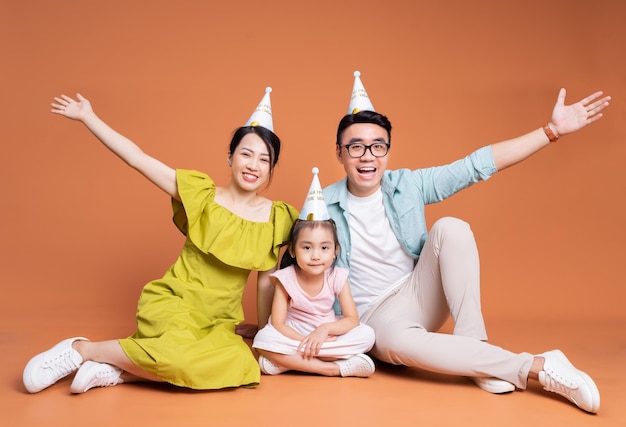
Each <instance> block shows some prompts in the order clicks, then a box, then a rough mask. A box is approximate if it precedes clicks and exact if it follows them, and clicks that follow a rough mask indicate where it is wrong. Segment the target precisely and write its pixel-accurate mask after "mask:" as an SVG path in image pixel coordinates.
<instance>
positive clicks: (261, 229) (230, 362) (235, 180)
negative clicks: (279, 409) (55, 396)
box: [23, 88, 298, 393]
mask: <svg viewBox="0 0 626 427" xmlns="http://www.w3.org/2000/svg"><path fill="white" fill-rule="evenodd" d="M270 91H271V89H270V88H268V89H267V90H266V94H265V96H264V97H263V100H262V101H261V103H260V104H259V107H257V109H256V110H255V112H254V113H253V115H252V116H251V117H250V120H248V123H246V125H245V126H243V127H241V128H238V129H237V130H236V131H235V133H234V136H233V139H232V141H231V144H230V147H229V154H228V164H229V166H230V167H231V170H232V172H231V177H230V182H229V183H228V184H227V185H226V186H223V187H216V185H215V183H214V182H213V180H212V179H211V178H210V177H209V176H208V175H206V174H203V173H200V172H197V171H192V170H180V169H178V170H175V169H172V168H170V167H169V166H167V165H165V164H164V163H162V162H160V161H158V160H157V159H155V158H153V157H151V156H149V155H147V154H146V153H144V152H143V151H142V150H141V149H140V148H139V147H138V146H137V145H135V144H134V143H133V142H132V141H131V140H129V139H128V138H126V137H124V136H123V135H121V134H119V133H118V132H116V131H115V130H113V129H112V128H111V127H109V126H108V125H107V124H106V123H105V122H103V121H102V120H101V119H100V118H99V117H98V116H97V115H96V114H95V113H94V111H93V109H92V108H91V104H90V102H89V101H88V100H87V99H86V98H84V97H83V96H81V95H80V94H77V100H74V99H72V98H71V97H69V96H66V95H62V96H60V97H55V98H54V100H55V102H54V103H52V112H53V113H56V114H60V115H63V116H65V117H68V118H70V119H74V120H78V121H81V122H82V123H83V124H84V125H85V126H86V127H87V128H88V129H89V130H90V131H91V132H92V133H93V134H94V135H95V136H96V137H97V138H98V139H99V140H100V141H101V142H102V143H103V144H104V145H105V146H106V147H107V148H108V149H109V150H111V151H112V152H113V153H114V154H116V155H117V156H118V157H119V158H121V159H122V160H123V161H124V162H126V163H127V164H128V165H129V166H131V167H132V168H134V169H136V170H137V171H139V172H140V173H141V174H142V175H144V176H145V177H146V178H148V179H149V180H150V181H151V182H152V183H154V184H155V185H156V186H157V187H159V188H160V189H162V190H163V191H165V192H166V193H167V194H168V195H170V196H171V197H172V205H173V211H174V222H175V224H176V226H177V227H178V228H179V229H180V230H181V231H182V232H183V233H184V234H185V236H186V241H185V245H184V247H183V249H182V252H181V254H180V256H179V257H178V259H177V260H176V262H175V263H174V265H173V266H172V267H171V268H170V269H169V270H168V271H167V272H166V274H165V276H164V277H163V278H161V279H159V280H155V281H152V282H150V283H148V284H147V285H146V286H145V287H144V289H143V291H142V294H141V297H140V299H139V303H138V309H137V331H136V332H135V333H134V334H133V335H132V336H131V337H129V338H126V339H119V340H110V341H102V342H91V341H89V340H88V339H87V338H84V337H74V338H68V339H66V340H63V341H61V342H60V343H58V344H57V345H55V346H54V347H52V348H51V349H49V350H47V351H45V352H43V353H40V354H38V355H36V356H35V357H33V358H32V359H31V360H30V361H29V362H28V364H27V365H26V367H25V369H24V373H23V380H24V385H25V387H26V389H27V390H28V391H29V392H31V393H36V392H39V391H41V390H43V389H45V388H46V387H49V386H51V385H52V384H54V383H56V382H57V381H58V380H60V379H61V378H63V377H66V376H68V375H70V374H72V373H74V372H76V374H75V376H74V379H73V381H72V384H71V386H70V390H71V391H72V392H73V393H84V392H85V391H87V390H89V389H90V388H93V387H106V386H113V385H116V384H120V383H123V382H132V381H156V382H167V383H171V384H174V385H177V386H181V387H188V388H192V389H219V388H225V387H238V386H248V387H254V386H256V385H257V384H258V383H259V380H260V372H259V366H258V364H257V362H256V360H255V358H254V356H253V354H252V352H251V351H250V349H249V347H248V345H247V344H246V343H245V342H244V341H243V339H242V337H241V336H239V335H237V334H236V332H235V328H236V326H237V325H238V324H240V323H241V322H242V321H243V307H242V297H243V291H244V287H245V285H246V282H247V279H248V275H249V274H250V272H251V271H253V270H255V271H258V272H259V273H258V283H257V285H258V298H259V304H258V306H259V313H258V317H259V319H258V321H259V325H260V326H263V325H264V324H265V323H266V322H267V318H268V317H269V312H268V311H269V307H270V306H271V293H272V288H271V285H270V284H269V274H271V273H272V272H273V271H274V270H275V266H276V263H277V260H278V253H279V250H280V246H282V245H283V243H284V242H285V241H286V240H287V238H288V234H289V230H290V229H291V225H292V223H293V221H294V220H295V219H296V218H297V217H298V212H297V210H296V209H294V208H293V207H292V206H290V205H288V204H286V203H284V202H278V201H271V200H268V199H266V198H265V197H262V196H260V195H259V194H258V191H259V190H260V189H261V187H262V186H263V185H265V184H268V183H269V182H270V179H271V176H272V172H273V170H274V166H275V165H276V162H277V161H278V157H279V153H280V139H279V138H278V137H277V136H276V135H275V134H274V133H273V126H272V118H271V107H270V106H269V92H270ZM253 119H254V120H253ZM257 119H258V120H257Z"/></svg>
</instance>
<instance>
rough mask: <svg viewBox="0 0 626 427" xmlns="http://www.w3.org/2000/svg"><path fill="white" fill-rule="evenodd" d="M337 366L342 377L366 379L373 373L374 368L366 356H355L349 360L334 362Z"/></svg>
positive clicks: (372, 362)
mask: <svg viewBox="0 0 626 427" xmlns="http://www.w3.org/2000/svg"><path fill="white" fill-rule="evenodd" d="M334 362H335V363H336V364H337V365H339V372H341V376H342V377H361V378H366V377H369V376H370V375H372V374H373V373H374V371H375V370H376V367H375V366H374V361H373V360H372V359H371V358H370V357H369V356H368V355H367V354H357V355H356V356H352V357H351V358H349V359H345V360H335V361H334Z"/></svg>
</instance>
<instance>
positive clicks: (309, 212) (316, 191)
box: [300, 168, 330, 221]
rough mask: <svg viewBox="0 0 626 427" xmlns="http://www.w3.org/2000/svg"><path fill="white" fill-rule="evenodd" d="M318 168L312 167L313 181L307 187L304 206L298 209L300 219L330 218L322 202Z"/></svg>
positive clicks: (318, 219)
mask: <svg viewBox="0 0 626 427" xmlns="http://www.w3.org/2000/svg"><path fill="white" fill-rule="evenodd" d="M319 171H320V170H319V169H318V168H313V181H312V182H311V187H310V188H309V194H307V196H306V199H305V200H304V206H303V207H302V211H300V219H302V220H306V221H325V220H327V219H330V215H328V208H327V207H326V202H324V195H323V194H322V186H321V185H320V180H319V178H318V177H317V174H318V173H319Z"/></svg>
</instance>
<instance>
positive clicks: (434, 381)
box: [0, 311, 626, 427]
mask: <svg viewBox="0 0 626 427" xmlns="http://www.w3.org/2000/svg"><path fill="white" fill-rule="evenodd" d="M85 314H86V313H79V312H76V311H74V313H73V315H79V316H80V317H81V321H80V328H78V329H80V330H81V331H89V333H90V334H91V335H89V336H90V337H92V338H93V339H103V338H110V337H111V336H112V335H113V336H114V335H116V334H118V335H119V333H120V331H121V330H124V329H126V328H128V327H129V326H131V325H125V324H123V323H126V319H124V320H117V321H116V320H115V319H113V320H112V321H107V322H106V324H104V323H103V322H101V320H102V317H100V316H98V315H96V314H94V313H91V315H90V316H89V317H88V316H86V315H85ZM104 314H106V313H104ZM83 315H85V316H83ZM46 316H47V314H46V313H43V314H42V318H41V319H28V320H27V321H25V322H24V323H22V325H21V326H15V327H14V328H13V330H14V332H10V333H9V332H4V333H3V334H2V336H0V338H1V341H0V346H1V348H0V354H1V356H0V357H1V358H2V370H1V371H0V375H1V376H2V378H0V387H1V389H0V408H1V410H0V420H2V421H1V424H2V425H3V426H57V425H58V426H61V425H79V424H83V423H85V424H86V425H90V426H110V425H120V426H127V425H128V426H130V425H146V426H151V427H158V426H171V425H185V426H208V425H213V426H225V425H235V426H238V425H261V426H263V425H273V426H287V425H290V426H292V425H296V426H313V425H315V426H320V425H329V426H348V425H349V426H374V425H393V426H404V425H422V426H440V425H441V426H457V425H463V426H464V427H468V426H479V425H480V426H491V425H506V426H528V425H541V426H550V425H553V426H565V425H567V426H595V425H602V426H619V425H626V411H625V408H624V402H625V400H624V397H625V395H624V388H625V387H626V381H625V376H626V368H625V366H624V361H625V356H626V337H625V333H624V331H625V330H626V321H621V322H616V323H609V322H599V323H593V322H584V321H582V320H578V319H577V320H576V322H575V323H572V322H569V321H567V322H565V321H563V322H562V323H559V322H556V323H555V322H550V323H547V324H545V325H542V323H543V322H541V321H540V320H534V321H533V322H528V321H526V320H522V321H518V320H513V319H506V320H505V319H488V320H489V322H488V323H489V324H490V339H491V341H492V342H494V343H498V344H500V345H502V346H504V347H506V348H509V349H511V350H513V351H530V352H541V351H544V350H548V349H551V348H554V347H559V348H561V349H562V350H564V351H565V352H566V354H567V355H568V356H569V357H570V359H571V360H572V361H573V362H574V363H575V364H576V365H577V366H578V367H581V368H584V370H586V371H587V372H588V373H589V374H591V376H592V377H593V378H594V380H595V381H596V383H597V384H598V387H599V388H600V392H601V399H602V405H601V410H600V412H599V414H597V415H589V414H587V413H584V412H582V411H581V410H579V409H577V408H576V407H574V406H573V405H571V404H569V403H567V402H566V401H564V400H563V399H561V398H560V397H558V396H556V395H552V394H548V393H545V392H543V391H542V390H541V389H540V387H538V386H537V384H536V383H535V384H533V385H532V386H531V387H529V389H527V390H526V391H524V392H519V391H518V392H514V393H512V394H508V395H499V396H498V395H491V394H489V393H486V392H484V391H481V390H480V389H478V388H477V387H476V386H475V385H473V383H470V382H469V381H468V380H466V379H464V378H456V377H448V376H440V375H434V374H430V373H426V372H421V371H418V370H415V369H409V368H405V367H396V366H388V365H383V364H380V363H379V364H378V366H377V367H378V370H377V372H376V373H375V374H374V375H373V376H372V377H370V378H368V379H360V378H323V377H316V376H309V375H299V374H283V375H280V376H276V377H267V376H264V377H263V378H262V384H261V385H260V386H259V387H258V388H256V389H235V390H226V391H213V392H190V391H185V390H181V389H177V388H174V387H170V386H163V385H149V384H123V385H119V386H116V387H113V388H106V389H93V390H90V391H89V392H87V393H85V394H83V395H71V394H70V393H69V380H63V381H62V382H60V383H59V384H56V385H55V386H53V387H51V388H49V389H47V390H44V391H43V392H41V393H39V394H36V395H30V394H28V393H26V391H25V390H24V388H23V385H22V382H21V373H22V369H23V367H24V364H25V363H26V362H27V361H28V359H29V358H30V357H31V356H32V355H34V354H35V353H37V352H39V351H40V350H43V349H45V348H47V346H50V345H52V344H55V343H56V342H57V341H59V340H60V339H62V338H64V337H65V336H59V335H58V333H59V331H70V330H73V331H76V329H77V328H76V325H73V324H72V321H71V319H70V313H67V314H66V315H65V316H63V315H62V316H58V317H55V318H54V319H46ZM109 319H111V317H110V316H109ZM30 322H35V323H40V324H41V329H40V330H39V331H38V332H37V334H36V335H35V334H33V333H32V332H25V330H32V328H31V326H29V324H30ZM116 322H117V323H116ZM23 326H25V327H23ZM52 329H54V330H55V333H54V334H52V333H50V331H51V330H52ZM5 330H6V328H5ZM67 335H71V334H67Z"/></svg>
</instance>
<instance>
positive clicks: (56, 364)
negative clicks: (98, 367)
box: [22, 337, 89, 393]
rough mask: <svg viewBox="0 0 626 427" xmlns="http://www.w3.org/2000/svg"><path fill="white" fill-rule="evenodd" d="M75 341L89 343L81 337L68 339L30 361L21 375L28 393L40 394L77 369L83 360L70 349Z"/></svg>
mask: <svg viewBox="0 0 626 427" xmlns="http://www.w3.org/2000/svg"><path fill="white" fill-rule="evenodd" d="M77 340H83V341H89V340H88V339H87V338H83V337H75V338H68V339H66V340H63V341H61V342H60V343H58V344H57V345H55V346H54V347H52V348H51V349H50V350H47V351H44V352H43V353H39V354H38V355H37V356H35V357H33V358H32V359H30V361H29V362H28V363H27V364H26V367H25V368H24V374H23V375H22V380H23V381H24V387H26V390H28V392H29V393H37V392H40V391H41V390H43V389H45V388H48V387H50V386H51V385H52V384H54V383H56V382H57V381H59V380H60V379H61V378H64V377H66V376H68V375H69V374H71V373H72V372H75V371H76V370H77V369H78V367H79V366H80V364H81V363H82V362H83V358H82V357H81V355H80V353H78V352H77V351H76V350H74V349H73V348H72V343H73V342H74V341H77Z"/></svg>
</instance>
